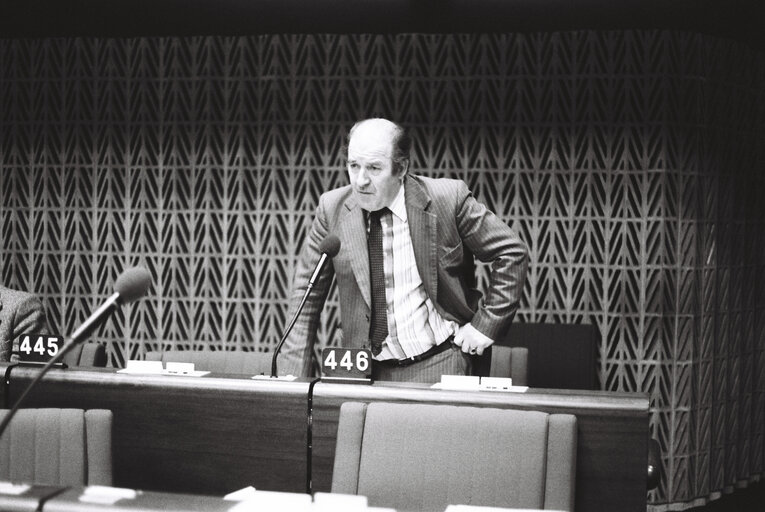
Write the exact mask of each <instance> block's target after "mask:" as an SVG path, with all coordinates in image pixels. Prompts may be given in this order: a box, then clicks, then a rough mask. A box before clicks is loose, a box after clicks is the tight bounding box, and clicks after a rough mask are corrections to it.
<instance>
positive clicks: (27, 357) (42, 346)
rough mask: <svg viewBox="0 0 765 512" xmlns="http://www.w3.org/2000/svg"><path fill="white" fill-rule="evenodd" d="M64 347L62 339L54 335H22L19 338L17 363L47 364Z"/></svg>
mask: <svg viewBox="0 0 765 512" xmlns="http://www.w3.org/2000/svg"><path fill="white" fill-rule="evenodd" d="M63 346H64V337H63V336H58V335H55V334H24V335H22V336H19V361H21V362H23V363H47V362H48V361H50V360H51V359H53V358H54V357H56V355H58V353H59V351H60V350H61V348H62V347H63Z"/></svg>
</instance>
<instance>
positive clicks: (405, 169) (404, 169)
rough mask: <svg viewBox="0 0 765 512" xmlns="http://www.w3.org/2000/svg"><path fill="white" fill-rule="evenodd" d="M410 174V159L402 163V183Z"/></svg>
mask: <svg viewBox="0 0 765 512" xmlns="http://www.w3.org/2000/svg"><path fill="white" fill-rule="evenodd" d="M408 172H409V159H408V158H407V159H406V160H404V161H403V162H401V173H400V176H401V181H404V178H406V174H407V173H408Z"/></svg>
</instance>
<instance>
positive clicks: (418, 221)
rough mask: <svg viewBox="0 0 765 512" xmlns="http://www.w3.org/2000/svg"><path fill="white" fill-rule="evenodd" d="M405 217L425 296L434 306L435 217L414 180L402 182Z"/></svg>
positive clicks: (436, 278) (418, 184)
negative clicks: (425, 292)
mask: <svg viewBox="0 0 765 512" xmlns="http://www.w3.org/2000/svg"><path fill="white" fill-rule="evenodd" d="M404 186H405V187H406V188H405V194H406V214H407V217H409V234H410V235H411V237H412V246H413V248H414V259H415V261H416V262H417V270H418V271H419V272H420V279H422V284H423V285H424V286H425V290H426V291H427V292H428V297H430V299H431V300H432V301H433V303H434V304H435V303H436V298H437V297H438V295H437V293H438V260H437V258H438V247H437V246H436V243H435V241H436V236H437V233H436V230H437V223H436V220H437V219H436V215H435V214H434V213H432V212H430V211H428V210H429V206H430V201H431V199H430V196H429V195H428V192H427V191H426V190H425V188H424V187H423V186H422V185H421V184H420V183H419V182H417V181H416V180H415V179H414V178H412V177H410V176H407V177H406V179H405V180H404Z"/></svg>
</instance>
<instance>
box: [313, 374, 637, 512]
mask: <svg viewBox="0 0 765 512" xmlns="http://www.w3.org/2000/svg"><path fill="white" fill-rule="evenodd" d="M347 401H359V402H376V401H386V402H402V403H404V402H420V403H423V402H425V403H437V404H454V405H469V406H477V407H499V408H510V409H531V410H540V411H545V412H551V413H570V414H574V415H576V417H577V422H578V430H579V437H578V449H577V474H576V481H577V485H576V507H575V509H576V510H577V512H596V511H597V512H599V511H603V512H606V511H607V512H614V511H634V512H638V511H640V512H644V511H645V507H646V469H647V464H648V435H649V431H648V397H647V396H646V395H642V394H635V393H607V392H602V391H573V390H543V389H534V390H529V391H528V392H526V393H522V394H520V393H500V392H491V391H483V392H480V391H476V392H468V391H441V390H435V389H431V388H430V386H428V385H425V384H394V383H385V384H382V383H377V384H374V385H372V386H364V385H349V384H330V383H323V382H320V383H318V384H316V386H315V387H314V390H313V457H312V477H313V491H324V492H328V491H329V490H330V488H331V483H332V465H333V463H334V454H335V441H336V437H337V422H338V417H339V413H340V405H341V404H342V403H343V402H347ZM487 470H490V468H487Z"/></svg>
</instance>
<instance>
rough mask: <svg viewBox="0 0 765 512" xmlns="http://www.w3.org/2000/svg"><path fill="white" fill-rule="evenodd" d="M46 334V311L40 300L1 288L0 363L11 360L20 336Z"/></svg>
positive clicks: (26, 294)
mask: <svg viewBox="0 0 765 512" xmlns="http://www.w3.org/2000/svg"><path fill="white" fill-rule="evenodd" d="M45 332H46V326H45V310H44V309H43V305H42V302H40V299H38V298H37V297H35V296H34V295H32V294H29V293H26V292H19V291H16V290H11V289H10V288H6V287H4V286H0V361H9V360H10V357H11V349H12V347H13V342H14V341H15V339H16V338H17V337H18V336H20V335H22V334H32V333H34V334H38V333H40V334H42V333H45Z"/></svg>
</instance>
